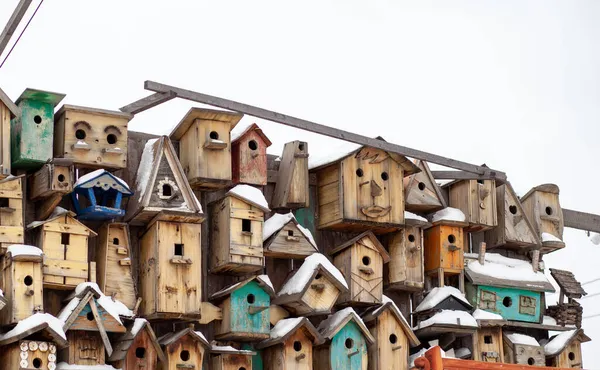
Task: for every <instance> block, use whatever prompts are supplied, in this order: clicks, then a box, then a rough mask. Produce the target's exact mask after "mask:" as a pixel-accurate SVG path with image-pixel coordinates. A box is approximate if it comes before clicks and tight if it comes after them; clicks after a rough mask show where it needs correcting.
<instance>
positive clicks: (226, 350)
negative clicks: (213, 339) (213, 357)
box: [211, 345, 254, 355]
mask: <svg viewBox="0 0 600 370" xmlns="http://www.w3.org/2000/svg"><path fill="white" fill-rule="evenodd" d="M211 351H213V352H218V353H234V354H240V355H252V354H253V353H254V352H253V351H248V350H243V349H235V348H233V347H232V346H217V345H213V346H212V348H211Z"/></svg>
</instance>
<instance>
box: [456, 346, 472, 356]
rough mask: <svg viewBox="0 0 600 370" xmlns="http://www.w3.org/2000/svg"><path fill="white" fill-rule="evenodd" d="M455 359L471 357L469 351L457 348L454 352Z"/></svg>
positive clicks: (464, 348)
mask: <svg viewBox="0 0 600 370" xmlns="http://www.w3.org/2000/svg"><path fill="white" fill-rule="evenodd" d="M455 355H456V358H466V357H470V356H471V350H470V349H468V348H466V347H463V348H459V349H457V350H456V352H455Z"/></svg>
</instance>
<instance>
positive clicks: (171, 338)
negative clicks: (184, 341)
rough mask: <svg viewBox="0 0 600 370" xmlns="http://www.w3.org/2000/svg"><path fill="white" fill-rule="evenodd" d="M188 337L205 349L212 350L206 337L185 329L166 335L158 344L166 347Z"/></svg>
mask: <svg viewBox="0 0 600 370" xmlns="http://www.w3.org/2000/svg"><path fill="white" fill-rule="evenodd" d="M186 335H189V336H190V337H191V338H192V339H193V340H195V341H196V342H198V343H200V344H202V346H203V347H205V348H207V349H210V344H209V343H208V341H207V340H206V338H205V337H204V335H203V334H202V333H201V332H199V331H195V330H194V329H192V328H185V329H182V330H180V331H178V332H174V333H168V334H165V335H163V336H162V337H160V338H158V343H159V344H160V345H161V346H162V347H166V346H168V345H170V344H173V343H175V342H177V341H178V340H179V339H181V338H183V337H184V336H186Z"/></svg>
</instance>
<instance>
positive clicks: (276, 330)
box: [270, 317, 304, 339]
mask: <svg viewBox="0 0 600 370" xmlns="http://www.w3.org/2000/svg"><path fill="white" fill-rule="evenodd" d="M303 319H304V318H303V317H294V318H293V319H283V320H279V321H278V322H277V324H275V326H274V327H273V329H271V334H270V337H271V339H278V338H282V337H284V336H286V335H287V334H288V333H289V332H290V331H291V330H292V329H294V328H295V327H296V325H298V323H299V322H300V321H302V320H303Z"/></svg>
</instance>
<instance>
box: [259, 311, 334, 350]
mask: <svg viewBox="0 0 600 370" xmlns="http://www.w3.org/2000/svg"><path fill="white" fill-rule="evenodd" d="M299 329H304V333H306V335H307V336H308V337H309V338H310V340H311V341H312V342H313V344H314V345H319V344H321V343H322V342H323V338H321V334H319V332H318V331H317V329H316V328H315V327H314V326H313V324H311V322H310V321H309V320H308V319H307V318H306V317H295V318H292V319H283V320H279V321H278V322H277V324H275V326H274V327H273V329H271V332H270V334H269V339H265V340H263V341H262V342H260V343H258V344H257V346H256V348H258V349H260V348H265V347H271V346H273V345H275V344H279V343H283V342H285V341H286V340H287V339H288V338H289V337H290V336H291V335H293V334H294V333H295V332H296V331H297V330H299Z"/></svg>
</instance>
